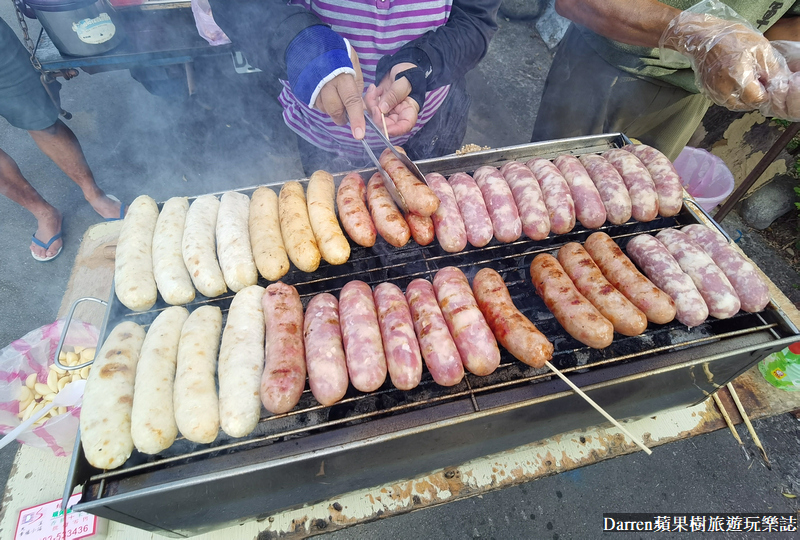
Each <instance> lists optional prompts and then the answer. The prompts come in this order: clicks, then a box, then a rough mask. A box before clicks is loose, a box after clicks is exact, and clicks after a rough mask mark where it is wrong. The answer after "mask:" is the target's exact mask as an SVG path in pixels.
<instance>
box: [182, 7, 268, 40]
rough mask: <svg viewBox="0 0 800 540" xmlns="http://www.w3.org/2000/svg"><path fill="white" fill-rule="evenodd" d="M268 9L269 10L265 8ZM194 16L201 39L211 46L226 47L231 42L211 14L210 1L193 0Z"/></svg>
mask: <svg viewBox="0 0 800 540" xmlns="http://www.w3.org/2000/svg"><path fill="white" fill-rule="evenodd" d="M264 9H268V8H264ZM192 14H194V24H195V25H196V26H197V32H198V33H199V34H200V37H202V38H203V39H205V40H206V41H208V43H209V45H225V44H227V43H230V42H231V40H230V39H228V36H226V35H225V32H223V31H222V28H220V27H219V26H217V23H216V22H215V21H214V16H213V15H212V14H211V6H210V5H209V4H208V0H192Z"/></svg>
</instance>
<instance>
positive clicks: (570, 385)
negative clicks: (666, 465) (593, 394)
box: [544, 362, 653, 456]
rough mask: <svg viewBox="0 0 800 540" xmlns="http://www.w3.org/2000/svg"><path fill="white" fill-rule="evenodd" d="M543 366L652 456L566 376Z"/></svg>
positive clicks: (550, 366) (549, 364)
mask: <svg viewBox="0 0 800 540" xmlns="http://www.w3.org/2000/svg"><path fill="white" fill-rule="evenodd" d="M544 365H546V366H547V367H548V368H550V371H552V372H553V373H555V374H556V375H558V376H559V377H560V378H561V380H562V381H564V382H565V383H567V384H568V385H569V387H570V388H572V389H573V390H574V391H575V393H576V394H578V395H579V396H581V397H582V398H583V399H585V400H586V402H587V403H588V404H589V405H591V406H592V407H594V408H595V410H596V411H597V412H599V413H600V414H602V415H603V416H605V417H606V419H607V420H608V421H609V422H611V423H612V424H614V425H615V426H617V427H618V428H619V429H621V430H622V432H623V433H624V434H625V435H627V437H628V438H629V439H630V440H632V441H633V442H634V443H635V444H636V446H638V447H639V448H641V449H642V450H644V451H645V453H646V454H647V455H648V456H649V455H650V454H652V453H653V451H652V450H650V449H649V448H647V447H646V446H645V445H644V443H643V442H642V441H640V440H639V439H637V438H636V437H634V436H633V435H632V434H631V432H630V431H628V430H627V429H625V428H624V427H622V424H620V423H619V422H617V421H616V420H615V419H614V417H612V416H611V415H610V414H608V413H607V412H606V411H605V410H604V409H603V408H602V407H601V406H600V405H598V404H597V403H595V402H594V400H593V399H592V398H590V397H589V396H587V395H586V394H585V393H584V392H583V390H581V389H580V388H578V387H577V386H575V384H574V383H573V382H572V381H570V380H569V379H568V378H567V377H566V376H565V375H564V374H563V373H561V371H559V370H558V368H556V367H555V366H554V365H553V364H551V363H550V362H545V363H544Z"/></svg>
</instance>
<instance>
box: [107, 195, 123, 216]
mask: <svg viewBox="0 0 800 540" xmlns="http://www.w3.org/2000/svg"><path fill="white" fill-rule="evenodd" d="M106 197H108V198H109V199H111V200H112V201H114V202H118V203H119V217H110V218H106V221H119V220H121V219H125V205H124V204H122V202H121V201H120V200H119V199H117V198H116V197H114V196H113V195H106Z"/></svg>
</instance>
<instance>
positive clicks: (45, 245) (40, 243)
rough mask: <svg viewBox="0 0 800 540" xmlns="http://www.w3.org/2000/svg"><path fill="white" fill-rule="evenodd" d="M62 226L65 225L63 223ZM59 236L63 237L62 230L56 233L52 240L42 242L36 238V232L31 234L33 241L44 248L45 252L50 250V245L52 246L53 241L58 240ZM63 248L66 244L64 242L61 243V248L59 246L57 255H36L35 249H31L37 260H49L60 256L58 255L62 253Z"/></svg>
mask: <svg viewBox="0 0 800 540" xmlns="http://www.w3.org/2000/svg"><path fill="white" fill-rule="evenodd" d="M62 227H63V224H62ZM59 238H61V231H58V233H56V235H55V236H54V237H52V238H51V239H50V240H49V241H48V242H47V243H46V244H45V243H44V242H42V241H41V240H39V239H38V238H36V233H33V235H31V240H32V241H33V243H34V244H36V245H37V246H39V247H41V248H44V252H45V253H47V250H48V249H50V246H52V245H53V242H55V241H56V240H58V239H59ZM62 249H64V245H63V244H62V245H61V247H60V248H58V251H57V252H56V254H55V255H53V256H52V257H39V256H38V255H36V254H35V253H34V252H33V251H31V256H32V257H33V258H34V259H36V260H37V261H39V262H47V261H52V260H53V259H55V258H56V257H58V256H59V255H60V254H61V250H62Z"/></svg>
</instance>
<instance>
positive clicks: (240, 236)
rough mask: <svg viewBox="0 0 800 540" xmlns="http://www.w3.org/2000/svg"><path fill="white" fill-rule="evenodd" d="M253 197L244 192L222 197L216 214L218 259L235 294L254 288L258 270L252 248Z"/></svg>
mask: <svg viewBox="0 0 800 540" xmlns="http://www.w3.org/2000/svg"><path fill="white" fill-rule="evenodd" d="M249 219H250V198H249V197H248V196H247V195H245V194H244V193H239V192H236V191H228V192H227V193H223V194H222V198H221V199H220V201H219V213H218V214H217V256H218V257H219V266H220V268H221V269H222V276H223V277H224V278H225V283H226V284H227V285H228V287H229V288H230V289H231V290H232V291H233V292H239V291H241V290H242V289H244V288H245V287H249V286H250V285H255V284H256V282H257V281H258V269H257V268H256V263H255V261H254V260H253V250H252V248H251V247H250V228H249V225H248V221H249Z"/></svg>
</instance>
